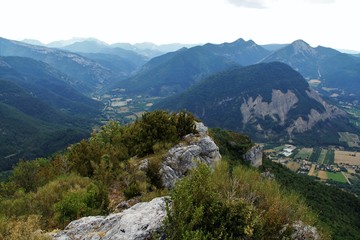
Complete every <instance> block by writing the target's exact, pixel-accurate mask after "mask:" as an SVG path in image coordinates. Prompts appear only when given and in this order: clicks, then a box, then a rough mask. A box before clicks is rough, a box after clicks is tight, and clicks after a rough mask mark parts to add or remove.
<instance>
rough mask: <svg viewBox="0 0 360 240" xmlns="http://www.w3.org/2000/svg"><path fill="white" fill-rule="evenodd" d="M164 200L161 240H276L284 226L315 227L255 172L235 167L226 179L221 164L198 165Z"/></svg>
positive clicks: (300, 207)
mask: <svg viewBox="0 0 360 240" xmlns="http://www.w3.org/2000/svg"><path fill="white" fill-rule="evenodd" d="M170 196H171V205H172V207H171V210H170V208H168V210H167V213H168V214H167V218H166V220H165V227H164V228H165V235H166V238H167V239H281V238H286V237H289V234H291V231H284V232H282V233H281V230H282V229H283V228H284V225H285V224H291V223H293V222H295V221H297V220H301V221H303V222H305V223H306V224H310V225H313V224H315V221H316V217H315V215H314V214H312V213H311V211H309V209H308V208H307V207H306V206H305V205H304V203H303V201H302V200H301V198H300V197H299V196H298V195H296V194H292V193H287V192H284V191H281V189H280V186H279V185H278V184H277V183H276V182H274V181H270V180H266V179H262V178H261V176H260V174H259V173H258V172H257V171H256V170H252V169H248V168H245V167H235V168H234V169H233V171H232V173H230V172H229V167H228V165H227V163H225V162H222V163H220V164H219V165H218V166H217V167H216V169H215V170H214V171H211V170H210V169H209V168H208V167H206V166H205V165H202V164H200V165H199V167H198V168H197V169H195V170H193V172H192V173H191V174H190V175H189V176H188V177H186V178H185V179H183V180H182V181H180V182H178V184H177V185H176V187H175V188H174V189H173V190H172V191H171V193H170Z"/></svg>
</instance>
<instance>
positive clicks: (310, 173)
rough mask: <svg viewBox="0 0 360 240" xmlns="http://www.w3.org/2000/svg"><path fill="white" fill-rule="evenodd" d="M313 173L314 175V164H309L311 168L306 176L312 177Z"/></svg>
mask: <svg viewBox="0 0 360 240" xmlns="http://www.w3.org/2000/svg"><path fill="white" fill-rule="evenodd" d="M314 173H315V164H311V168H310V171H309V173H308V175H309V176H314Z"/></svg>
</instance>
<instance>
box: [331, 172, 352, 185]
mask: <svg viewBox="0 0 360 240" xmlns="http://www.w3.org/2000/svg"><path fill="white" fill-rule="evenodd" d="M326 175H327V178H328V179H331V180H334V181H336V182H341V183H347V182H348V181H347V179H346V177H345V176H344V174H343V173H342V172H336V173H333V172H326Z"/></svg>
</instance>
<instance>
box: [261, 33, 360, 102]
mask: <svg viewBox="0 0 360 240" xmlns="http://www.w3.org/2000/svg"><path fill="white" fill-rule="evenodd" d="M273 61H279V62H283V63H286V64H288V65H289V66H291V67H292V68H294V69H295V70H297V71H299V72H300V73H301V74H302V75H303V76H304V77H305V78H306V79H309V80H311V79H317V80H320V85H319V87H325V88H332V89H333V90H332V91H336V90H337V91H338V92H341V91H345V95H346V96H351V95H354V94H355V95H356V96H357V99H360V98H359V96H360V84H359V82H360V59H359V58H356V57H354V56H353V55H350V54H346V53H341V52H339V51H337V50H335V49H331V48H325V47H322V46H318V47H316V48H312V47H311V46H310V45H309V44H307V43H306V42H304V41H302V40H297V41H294V42H293V43H292V44H290V45H288V46H285V47H283V48H281V49H279V50H277V51H275V52H273V53H272V54H270V55H269V56H267V57H266V58H265V59H264V60H262V62H273Z"/></svg>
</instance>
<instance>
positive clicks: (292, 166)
mask: <svg viewBox="0 0 360 240" xmlns="http://www.w3.org/2000/svg"><path fill="white" fill-rule="evenodd" d="M286 166H287V167H288V168H289V169H290V170H292V171H294V172H296V171H297V170H298V169H299V168H300V163H297V162H293V161H289V162H288V163H287V164H286Z"/></svg>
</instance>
